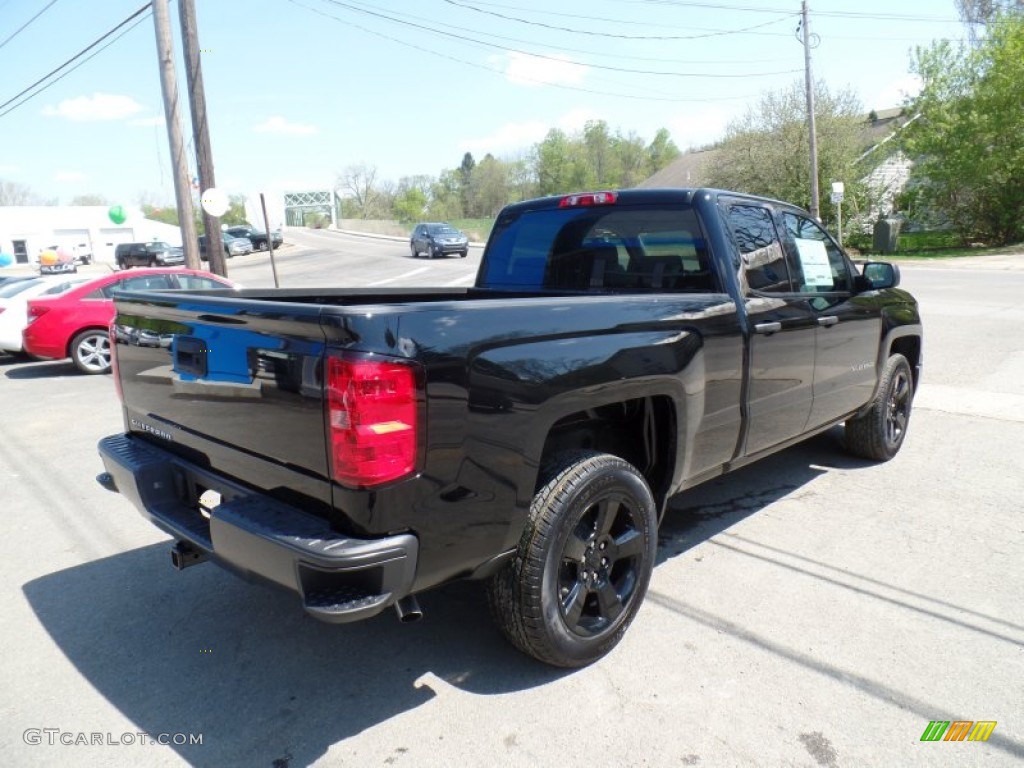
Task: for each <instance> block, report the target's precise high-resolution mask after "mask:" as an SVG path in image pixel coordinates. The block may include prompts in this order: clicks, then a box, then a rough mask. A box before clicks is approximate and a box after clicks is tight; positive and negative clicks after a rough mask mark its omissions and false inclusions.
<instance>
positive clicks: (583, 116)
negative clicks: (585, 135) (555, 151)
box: [555, 107, 615, 135]
mask: <svg viewBox="0 0 1024 768" xmlns="http://www.w3.org/2000/svg"><path fill="white" fill-rule="evenodd" d="M591 120H604V121H606V122H608V123H609V126H610V127H611V128H612V129H613V130H614V128H615V126H614V125H611V121H610V120H608V118H606V117H603V116H602V115H599V114H598V113H597V112H594V111H593V110H589V109H583V108H582V107H581V108H579V109H573V110H571V111H569V112H566V113H565V114H564V115H562V116H561V117H559V118H558V119H557V120H556V121H555V127H556V128H558V129H560V130H562V131H565V132H566V133H568V134H570V135H571V134H573V133H576V132H577V131H582V130H583V126H585V125H586V124H587V122H589V121H591Z"/></svg>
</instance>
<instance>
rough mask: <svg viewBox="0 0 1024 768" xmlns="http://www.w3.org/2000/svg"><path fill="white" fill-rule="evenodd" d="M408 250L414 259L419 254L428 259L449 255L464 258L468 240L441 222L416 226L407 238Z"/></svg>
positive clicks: (463, 234)
mask: <svg viewBox="0 0 1024 768" xmlns="http://www.w3.org/2000/svg"><path fill="white" fill-rule="evenodd" d="M409 250H411V251H412V257H413V258H414V259H416V258H419V255H420V254H421V253H425V254H427V258H428V259H432V258H434V257H435V256H445V255H447V254H449V253H457V254H459V256H460V257H462V258H465V257H466V254H467V253H469V238H468V237H466V235H465V233H463V232H460V231H459V230H457V229H456V228H455V227H453V226H452V225H451V224H446V223H444V222H443V221H442V222H428V223H426V224H417V225H416V229H414V230H413V231H412V236H411V237H410V238H409Z"/></svg>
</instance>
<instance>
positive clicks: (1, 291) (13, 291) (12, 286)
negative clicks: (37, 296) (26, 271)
mask: <svg viewBox="0 0 1024 768" xmlns="http://www.w3.org/2000/svg"><path fill="white" fill-rule="evenodd" d="M41 282H43V280H42V278H39V277H36V278H33V279H31V280H18V281H17V282H14V283H8V284H7V285H0V299H9V298H11V296H17V295H18V294H19V293H21V292H22V291H24V290H27V289H29V288H31V287H32V286H33V285H38V284H39V283H41Z"/></svg>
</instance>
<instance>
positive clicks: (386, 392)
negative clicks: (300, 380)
mask: <svg viewBox="0 0 1024 768" xmlns="http://www.w3.org/2000/svg"><path fill="white" fill-rule="evenodd" d="M418 410H419V407H418V404H417V398H416V372H415V370H414V368H413V367H412V366H411V365H408V364H406V363H395V362H379V361H376V360H373V361H371V360H356V359H345V358H340V357H328V358H327V414H328V428H329V430H328V431H329V439H330V451H331V474H332V476H333V477H334V479H335V480H337V481H338V482H339V483H343V484H345V485H352V486H359V487H364V488H365V487H368V486H372V485H380V484H381V483H387V482H390V481H391V480H397V479H398V478H400V477H402V476H404V475H407V474H409V473H410V472H412V471H413V470H414V469H415V468H416V449H417V421H418Z"/></svg>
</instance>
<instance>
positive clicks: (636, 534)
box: [488, 451, 657, 667]
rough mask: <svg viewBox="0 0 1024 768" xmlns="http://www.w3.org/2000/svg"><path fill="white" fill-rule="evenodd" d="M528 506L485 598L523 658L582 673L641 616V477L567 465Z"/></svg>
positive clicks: (598, 466)
mask: <svg viewBox="0 0 1024 768" xmlns="http://www.w3.org/2000/svg"><path fill="white" fill-rule="evenodd" d="M548 477H549V479H548V480H547V481H546V482H545V483H544V484H543V485H542V487H541V488H540V490H538V491H537V494H536V495H535V496H534V499H533V503H532V505H531V507H530V518H529V520H528V521H527V525H526V528H525V530H524V532H523V535H522V538H521V539H520V543H519V552H518V553H517V556H516V557H515V558H514V559H513V560H511V561H510V562H509V563H508V564H506V565H505V567H504V568H503V569H502V570H501V571H499V572H498V574H496V575H495V576H494V577H493V578H492V580H491V582H490V584H489V590H488V596H489V602H490V605H491V611H492V614H493V615H494V618H495V620H496V622H497V623H498V626H499V627H500V628H501V630H502V632H503V633H504V634H505V636H506V637H507V638H508V639H509V640H511V641H512V643H513V644H514V645H515V646H516V647H518V648H519V649H520V650H521V651H523V652H524V653H527V654H529V655H531V656H533V657H534V658H536V659H539V660H540V661H543V662H546V663H548V664H552V665H555V666H560V667H580V666H584V665H586V664H590V663H592V662H594V661H596V660H597V659H599V658H601V657H602V656H604V655H605V654H607V653H608V652H609V651H610V650H611V649H612V648H614V647H615V645H616V644H618V642H619V640H621V639H622V636H623V635H624V634H625V632H626V629H627V628H628V627H629V624H630V622H632V620H633V617H634V616H635V615H636V613H637V611H638V610H639V609H640V605H641V603H642V602H643V599H644V595H645V594H646V592H647V586H648V583H649V582H650V577H651V571H652V569H653V567H654V559H655V553H656V547H657V510H656V505H655V502H654V498H653V496H652V495H651V492H650V489H649V488H648V486H647V483H646V481H645V480H644V478H643V476H642V475H641V474H640V473H639V472H638V471H637V470H636V469H635V468H634V467H633V466H632V465H630V464H629V463H627V462H625V461H623V460H622V459H620V458H618V457H617V456H612V455H609V454H603V453H597V452H593V451H583V452H577V453H573V454H569V455H566V456H564V457H562V458H561V460H560V461H559V462H557V463H556V464H555V465H554V469H553V471H552V472H551V473H550V474H549V476H548Z"/></svg>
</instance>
